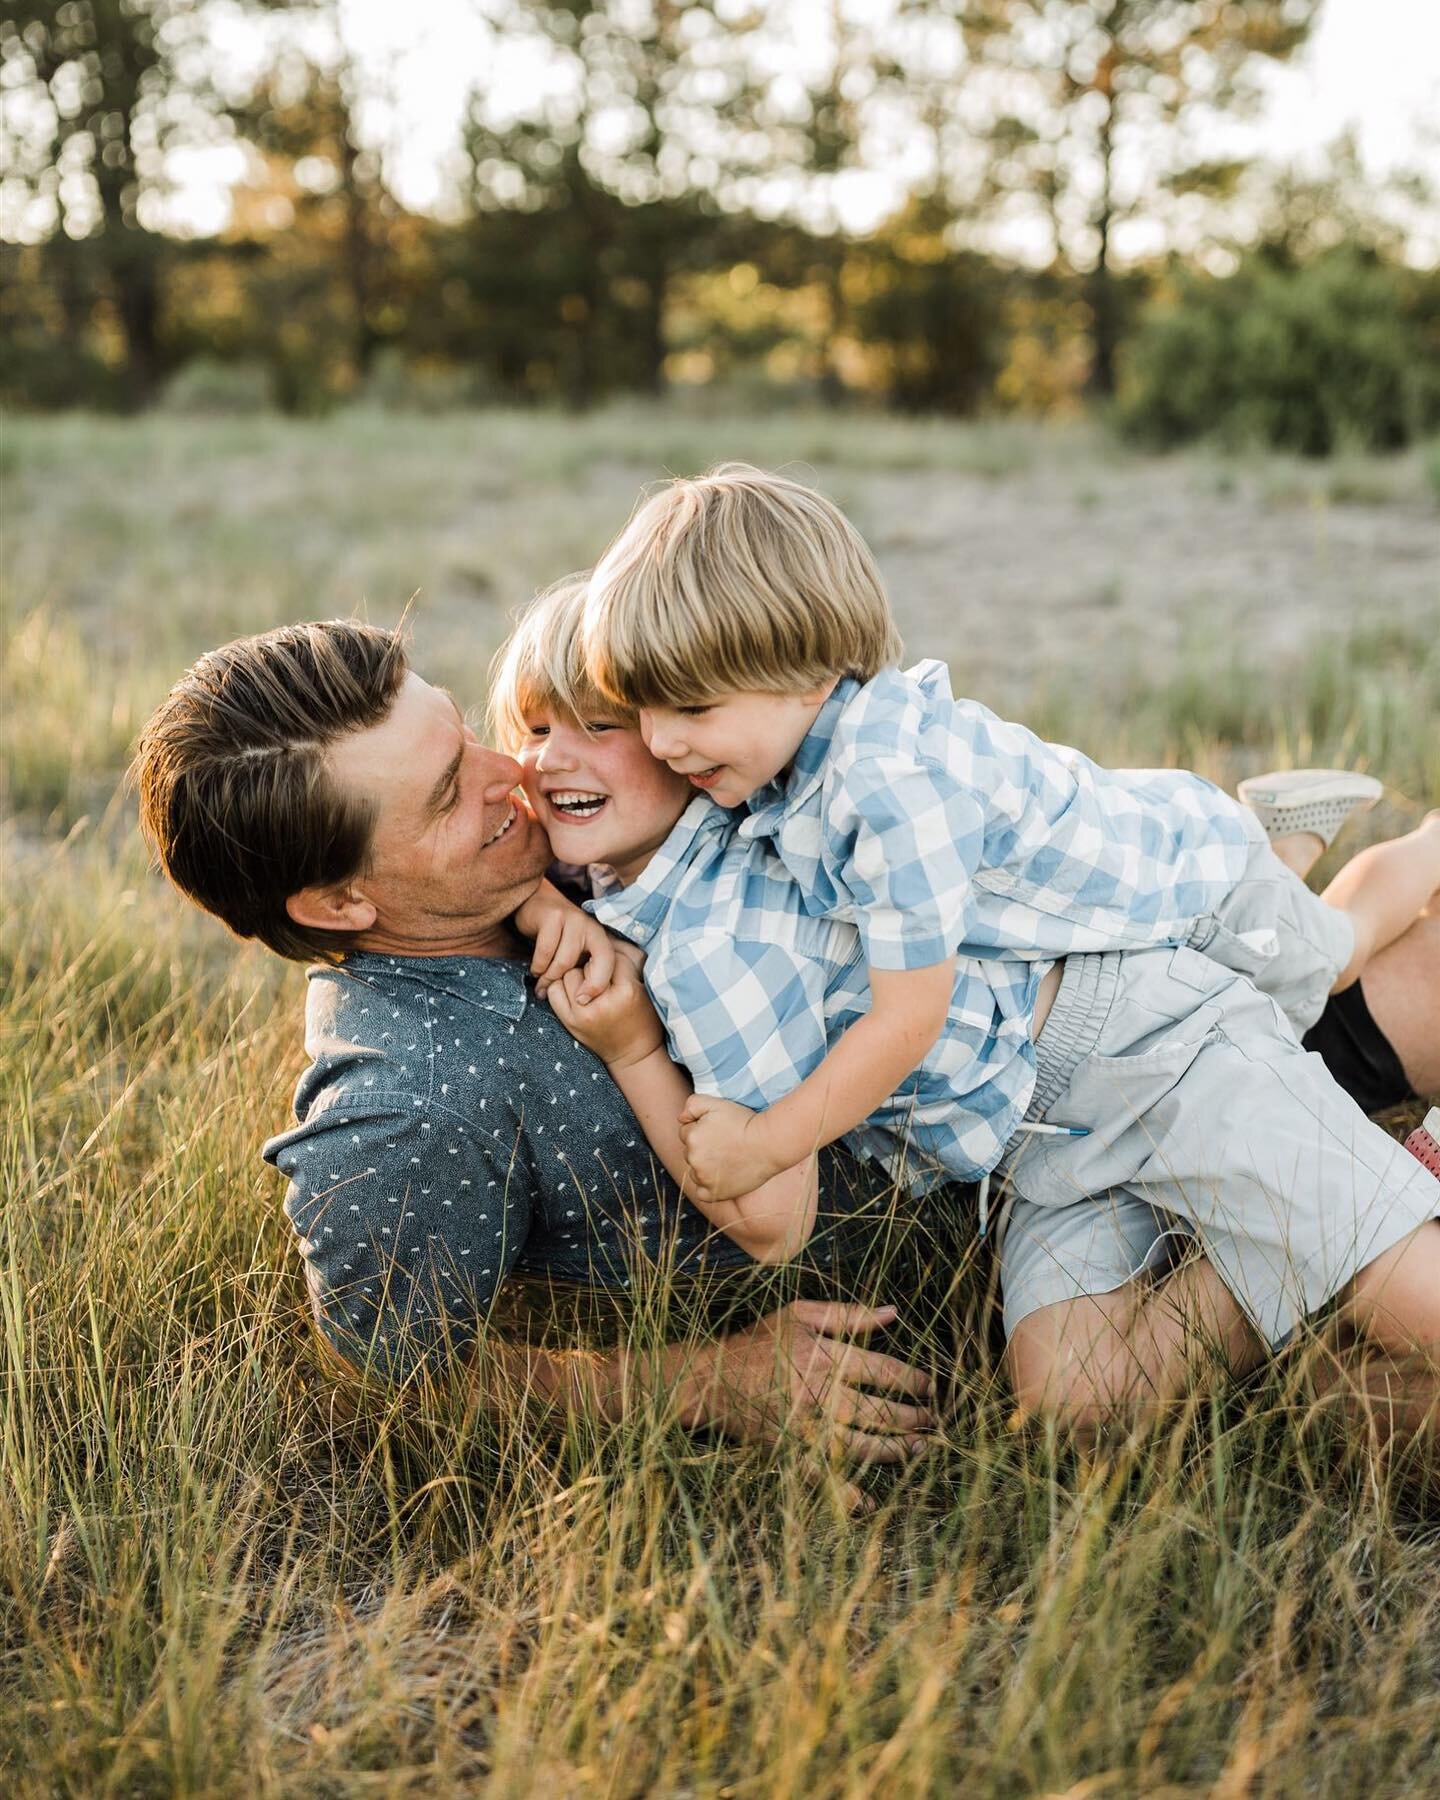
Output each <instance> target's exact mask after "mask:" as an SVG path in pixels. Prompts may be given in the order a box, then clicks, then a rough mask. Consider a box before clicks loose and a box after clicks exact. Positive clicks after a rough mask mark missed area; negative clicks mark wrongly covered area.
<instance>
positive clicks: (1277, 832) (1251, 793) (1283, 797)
mask: <svg viewBox="0 0 1440 1800" xmlns="http://www.w3.org/2000/svg"><path fill="white" fill-rule="evenodd" d="M1235 791H1236V793H1237V794H1238V795H1239V796H1240V798H1241V799H1242V800H1243V801H1244V803H1245V804H1246V806H1248V807H1249V808H1250V810H1251V812H1253V813H1254V814H1255V816H1256V817H1257V818H1258V819H1259V821H1260V823H1261V824H1262V825H1263V826H1264V827H1265V832H1266V835H1267V836H1268V837H1272V838H1278V837H1288V836H1289V834H1290V833H1291V832H1292V831H1310V832H1313V833H1314V834H1315V836H1316V837H1318V838H1319V839H1320V842H1321V843H1322V844H1325V845H1326V846H1327V847H1328V846H1329V845H1330V844H1331V843H1333V842H1334V840H1335V836H1336V833H1337V832H1338V831H1339V830H1340V827H1341V826H1342V825H1343V824H1344V823H1345V821H1346V820H1347V819H1348V818H1349V817H1350V815H1351V813H1353V812H1360V811H1362V810H1363V809H1364V808H1366V807H1370V806H1373V805H1374V804H1375V802H1376V801H1377V800H1378V799H1379V798H1380V796H1381V794H1383V793H1384V791H1385V789H1384V786H1383V785H1382V784H1381V783H1380V782H1378V781H1377V780H1376V779H1375V777H1374V776H1373V775H1357V774H1355V772H1354V771H1353V770H1351V769H1277V770H1276V771H1275V773H1274V774H1273V775H1252V776H1251V777H1250V778H1249V780H1248V781H1242V782H1241V783H1240V785H1239V787H1238V788H1236V790H1235Z"/></svg>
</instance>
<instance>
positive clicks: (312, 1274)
mask: <svg viewBox="0 0 1440 1800" xmlns="http://www.w3.org/2000/svg"><path fill="white" fill-rule="evenodd" d="M266 1159H267V1160H268V1161H270V1162H273V1163H274V1164H275V1165H276V1167H277V1168H278V1169H279V1170H280V1171H281V1173H282V1174H284V1175H286V1176H288V1178H289V1182H290V1188H289V1192H288V1194H287V1196H286V1200H285V1211H286V1214H287V1215H288V1217H289V1219H290V1221H291V1223H292V1224H293V1225H294V1226H295V1229H296V1231H297V1233H298V1234H299V1236H300V1240H301V1242H300V1250H301V1254H302V1255H303V1256H304V1258H305V1265H306V1277H307V1280H308V1282H309V1287H310V1295H311V1300H312V1304H313V1306H314V1309H315V1313H316V1317H317V1319H318V1321H319V1324H320V1326H321V1329H322V1330H323V1331H324V1332H325V1335H326V1336H327V1337H328V1338H329V1340H330V1342H331V1343H332V1344H333V1345H334V1347H335V1349H336V1350H337V1351H338V1352H339V1353H340V1355H341V1356H343V1357H344V1358H345V1359H346V1361H347V1362H350V1363H352V1364H354V1365H355V1366H356V1367H357V1368H370V1369H373V1370H376V1371H378V1372H380V1373H382V1374H384V1375H385V1376H386V1377H387V1378H388V1379H392V1380H401V1379H404V1378H406V1377H408V1376H410V1375H413V1374H414V1373H415V1372H416V1371H417V1370H419V1369H421V1368H426V1367H428V1368H431V1369H435V1370H439V1369H442V1368H445V1367H449V1366H452V1365H453V1364H454V1362H455V1360H456V1358H457V1357H460V1358H461V1359H462V1360H463V1357H464V1355H465V1354H466V1353H468V1351H469V1350H470V1349H471V1348H472V1347H473V1345H474V1343H475V1341H476V1338H477V1336H478V1334H479V1331H480V1327H481V1324H482V1322H483V1320H484V1319H485V1317H486V1315H487V1313H488V1311H489V1309H490V1306H491V1303H492V1302H493V1300H494V1298H495V1294H496V1291H497V1289H498V1288H499V1286H500V1283H501V1281H502V1280H503V1279H504V1278H505V1276H506V1275H507V1274H509V1272H510V1270H511V1269H512V1268H513V1267H514V1265H515V1262H516V1260H517V1258H518V1257H519V1255H520V1252H521V1250H522V1248H523V1246H524V1244H525V1240H526V1237H527V1235H528V1233H529V1230H530V1223H531V1221H530V1204H531V1202H530V1193H531V1189H532V1178H531V1173H530V1171H529V1168H528V1163H526V1162H525V1160H524V1154H523V1145H522V1143H521V1140H520V1134H519V1128H518V1126H517V1125H516V1123H515V1121H514V1120H513V1119H512V1120H509V1121H508V1122H506V1123H503V1124H502V1123H500V1122H498V1121H497V1122H496V1123H495V1124H493V1125H484V1124H481V1123H478V1122H476V1121H471V1120H467V1119H463V1118H460V1117H459V1116H457V1115H456V1114H454V1113H451V1112H448V1111H446V1110H445V1109H443V1108H437V1107H435V1106H433V1105H430V1104H426V1103H417V1102H416V1100H415V1099H414V1098H413V1096H404V1095H394V1096H389V1097H387V1096H383V1095H382V1096H378V1097H377V1096H373V1095H372V1094H371V1093H369V1092H368V1091H367V1093H366V1095H365V1102H364V1105H363V1106H359V1105H354V1104H352V1103H351V1101H350V1100H349V1099H348V1098H347V1096H346V1095H345V1094H344V1093H343V1092H342V1093H338V1094H327V1095H326V1097H325V1103H324V1104H323V1105H322V1106H321V1107H320V1108H318V1109H317V1110H316V1111H315V1112H312V1113H311V1115H310V1116H309V1118H307V1119H306V1121H305V1122H304V1123H303V1124H301V1125H300V1126H299V1127H298V1128H297V1129H296V1130H295V1131H292V1132H289V1133H287V1134H286V1135H285V1136H284V1137H281V1138H278V1139H276V1140H274V1141H273V1142H272V1143H271V1144H270V1145H268V1146H267V1147H266Z"/></svg>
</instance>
